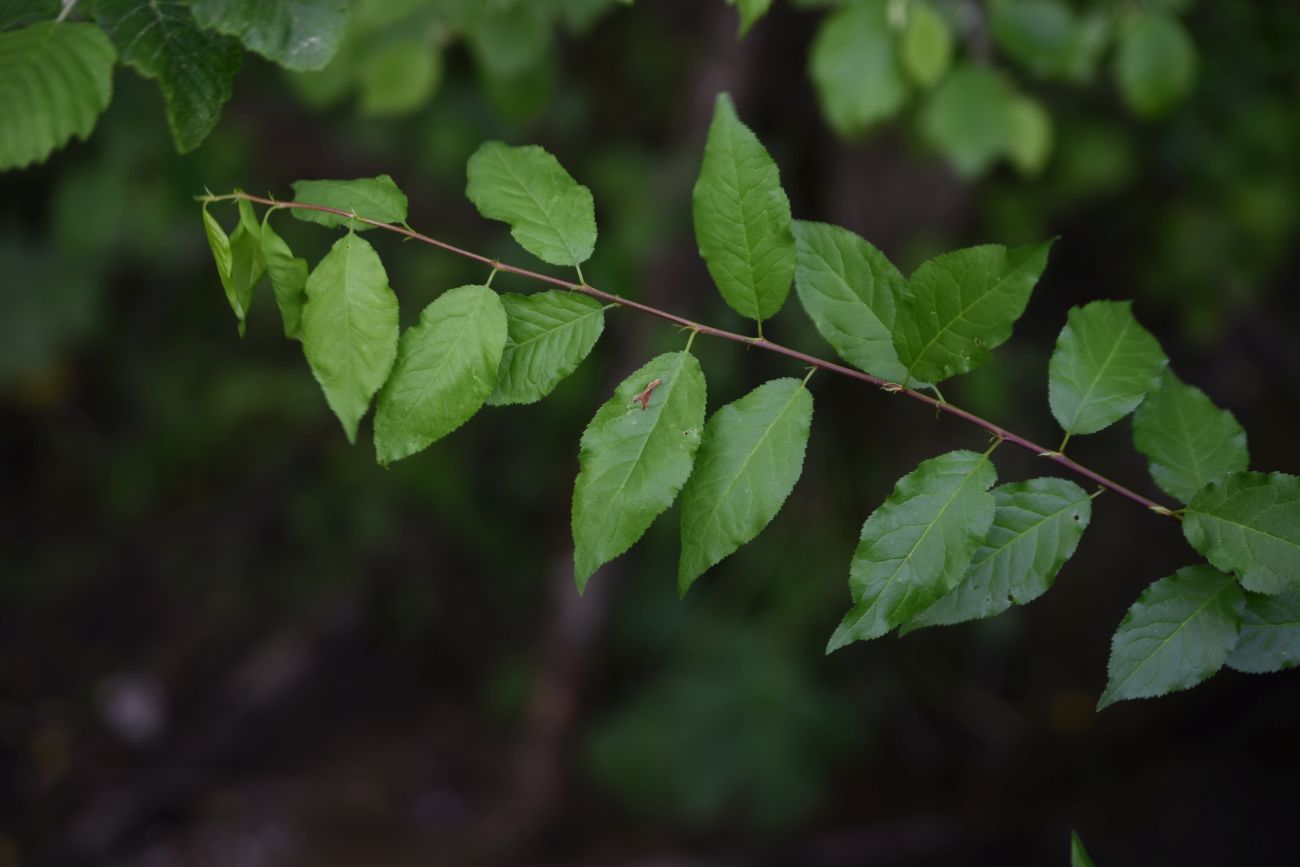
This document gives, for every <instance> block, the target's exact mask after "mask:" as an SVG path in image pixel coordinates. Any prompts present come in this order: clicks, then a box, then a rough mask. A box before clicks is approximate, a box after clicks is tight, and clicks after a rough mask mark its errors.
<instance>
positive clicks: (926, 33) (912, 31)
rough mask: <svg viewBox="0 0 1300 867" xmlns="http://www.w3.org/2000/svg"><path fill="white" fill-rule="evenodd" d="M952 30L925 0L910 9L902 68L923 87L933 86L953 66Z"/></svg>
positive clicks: (916, 1)
mask: <svg viewBox="0 0 1300 867" xmlns="http://www.w3.org/2000/svg"><path fill="white" fill-rule="evenodd" d="M952 49H953V39H952V29H951V28H950V27H949V26H948V22H947V21H945V20H944V18H943V16H942V15H940V14H939V13H938V12H936V11H935V10H934V7H933V6H931V5H930V4H929V3H928V2H926V0H913V2H912V3H911V4H910V5H909V6H908V7H907V24H906V26H905V27H904V28H903V45H902V56H903V67H904V68H905V69H906V70H907V73H908V75H910V76H912V80H913V81H915V82H916V83H917V84H919V85H921V86H922V87H933V86H934V85H936V84H938V83H939V80H940V79H941V78H943V77H944V75H945V74H946V73H947V72H948V67H949V66H950V65H951V64H952Z"/></svg>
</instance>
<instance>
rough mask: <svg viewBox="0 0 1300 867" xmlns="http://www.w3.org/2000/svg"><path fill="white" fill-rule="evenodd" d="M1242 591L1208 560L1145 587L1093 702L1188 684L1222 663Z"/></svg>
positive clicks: (1113, 645)
mask: <svg viewBox="0 0 1300 867" xmlns="http://www.w3.org/2000/svg"><path fill="white" fill-rule="evenodd" d="M1244 605H1245V594H1243V593H1242V592H1241V587H1239V586H1238V585H1237V582H1236V581H1234V580H1232V576H1230V575H1224V574H1223V573H1222V572H1220V571H1218V570H1217V569H1211V568H1210V567H1209V566H1188V567H1186V568H1183V569H1179V570H1178V571H1177V572H1175V573H1174V574H1173V575H1170V576H1169V577H1167V578H1161V579H1160V580H1159V581H1157V582H1155V583H1154V584H1152V585H1151V586H1150V587H1148V588H1147V589H1146V590H1145V591H1144V592H1143V593H1142V595H1141V596H1139V597H1138V600H1137V602H1134V603H1133V607H1131V608H1130V609H1129V610H1128V613H1127V614H1126V615H1124V620H1123V621H1122V622H1121V623H1120V625H1119V629H1118V630H1117V631H1116V632H1115V638H1114V640H1113V641H1112V642H1111V652H1110V664H1109V665H1108V666H1107V668H1108V673H1109V676H1110V681H1109V683H1107V685H1106V692H1105V693H1103V694H1102V697H1101V701H1099V702H1098V703H1097V710H1101V709H1102V708H1104V707H1107V706H1108V705H1111V704H1114V703H1115V702H1117V701H1123V700H1125V699H1132V698H1153V697H1155V696H1160V695H1164V694H1165V693H1169V692H1175V691H1177V690H1182V689H1190V688H1191V687H1193V686H1196V685H1197V684H1198V683H1201V682H1202V681H1204V680H1205V679H1206V678H1208V677H1210V675H1212V674H1214V673H1215V672H1216V671H1218V670H1219V669H1220V668H1222V667H1223V663H1224V662H1225V661H1226V660H1227V659H1228V654H1229V653H1230V652H1231V651H1232V648H1233V645H1235V644H1236V643H1237V633H1238V631H1239V630H1240V628H1241V609H1242V606H1244Z"/></svg>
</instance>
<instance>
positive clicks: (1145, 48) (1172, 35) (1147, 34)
mask: <svg viewBox="0 0 1300 867" xmlns="http://www.w3.org/2000/svg"><path fill="white" fill-rule="evenodd" d="M1115 75H1116V78H1117V79H1118V80H1119V92H1120V95H1121V96H1122V97H1124V102H1125V103H1126V104H1127V105H1128V107H1129V108H1130V109H1132V110H1133V111H1134V112H1135V113H1136V114H1140V115H1142V116H1144V117H1159V116H1160V115H1163V114H1166V113H1168V112H1169V110H1170V109H1172V108H1174V107H1175V106H1177V105H1178V103H1180V102H1182V101H1183V100H1184V99H1185V98H1186V97H1187V95H1188V94H1189V93H1190V92H1191V90H1192V85H1193V84H1194V83H1195V80H1196V46H1195V45H1194V44H1193V43H1192V39H1191V37H1190V36H1188V35H1187V31H1186V30H1184V29H1183V26H1182V25H1181V24H1179V23H1178V19H1176V18H1173V17H1171V16H1169V15H1164V14H1161V13H1155V12H1152V13H1140V14H1138V15H1136V16H1135V17H1134V18H1133V20H1132V21H1131V22H1130V23H1129V25H1128V26H1127V27H1126V28H1124V29H1123V30H1122V31H1121V32H1120V36H1119V50H1118V51H1117V52H1116V54H1115Z"/></svg>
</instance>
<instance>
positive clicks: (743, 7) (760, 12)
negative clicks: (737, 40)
mask: <svg viewBox="0 0 1300 867" xmlns="http://www.w3.org/2000/svg"><path fill="white" fill-rule="evenodd" d="M727 2H728V3H729V4H731V5H732V6H735V7H736V8H737V9H739V10H740V35H741V36H744V35H745V34H746V33H748V32H749V28H751V27H753V26H754V23H755V22H756V21H758V19H760V18H762V17H763V16H764V15H766V14H767V10H769V9H771V8H772V0H727Z"/></svg>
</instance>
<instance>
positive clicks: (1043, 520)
mask: <svg viewBox="0 0 1300 867" xmlns="http://www.w3.org/2000/svg"><path fill="white" fill-rule="evenodd" d="M1086 499H1087V497H1085V498H1084V500H1086ZM1084 500H1072V501H1070V502H1069V503H1067V504H1065V505H1064V506H1062V507H1061V508H1059V509H1057V510H1056V511H1055V512H1052V513H1051V514H1049V515H1040V516H1039V517H1040V518H1041V520H1039V521H1038V522H1037V523H1035V524H1033V525H1032V526H1030V527H1026V528H1025V529H1023V530H1021V531H1020V532H1019V533H1016V534H1015V535H1014V536H1012V537H1011V538H1010V539H1007V541H1006V542H1005V543H1003V544H1001V545H999V546H998V547H996V548H990V549H989V555H988V556H987V557H983V558H981V559H979V560H972V561H971V564H970V568H971V569H974V568H975V567H976V566H982V565H984V564H985V563H987V562H988V561H990V560H992V559H993V558H994V557H996V556H998V555H999V554H1001V553H1002V552H1003V551H1005V550H1006V549H1007V548H1010V547H1011V546H1012V545H1014V544H1015V543H1016V542H1019V541H1020V540H1021V539H1023V538H1024V537H1025V536H1028V535H1029V534H1030V533H1037V532H1038V531H1039V530H1041V529H1042V527H1043V525H1044V524H1046V523H1047V522H1048V521H1050V520H1052V519H1053V518H1057V517H1060V516H1061V515H1063V514H1065V513H1066V512H1068V511H1070V509H1073V508H1074V507H1075V506H1077V505H1079V504H1080V503H1082V502H1084ZM994 521H995V522H996V521H997V516H996V514H995V515H994Z"/></svg>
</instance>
